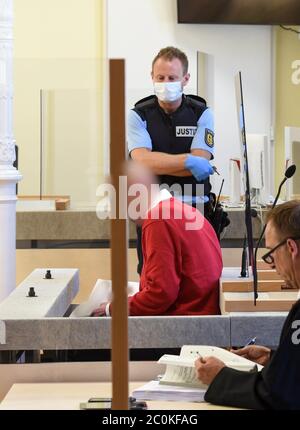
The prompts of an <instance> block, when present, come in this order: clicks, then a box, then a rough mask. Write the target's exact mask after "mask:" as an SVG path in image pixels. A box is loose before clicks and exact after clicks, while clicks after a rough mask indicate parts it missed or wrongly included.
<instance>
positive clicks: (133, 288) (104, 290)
mask: <svg viewBox="0 0 300 430" xmlns="http://www.w3.org/2000/svg"><path fill="white" fill-rule="evenodd" d="M138 291H139V283H138V282H128V284H127V294H128V296H133V295H134V294H135V293H137V292H138ZM111 300H112V288H111V280H108V279H98V280H97V282H96V284H95V286H94V288H93V290H92V292H91V294H90V296H89V298H88V300H87V301H86V302H83V303H81V304H80V305H79V306H77V308H76V309H74V311H73V312H72V313H71V315H70V318H79V317H89V316H90V315H91V313H92V312H93V310H94V309H96V308H98V307H99V305H100V304H101V303H106V302H111Z"/></svg>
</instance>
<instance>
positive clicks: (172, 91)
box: [154, 81, 183, 103]
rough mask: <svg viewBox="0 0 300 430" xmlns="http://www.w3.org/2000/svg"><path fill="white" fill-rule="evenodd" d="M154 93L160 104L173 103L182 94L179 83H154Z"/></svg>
mask: <svg viewBox="0 0 300 430" xmlns="http://www.w3.org/2000/svg"><path fill="white" fill-rule="evenodd" d="M154 93H155V95H156V96H157V98H158V99H159V100H160V101H162V102H167V103H171V102H175V101H176V100H178V99H180V97H181V96H182V93H183V91H182V85H181V81H175V82H154Z"/></svg>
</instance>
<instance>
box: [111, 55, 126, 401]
mask: <svg viewBox="0 0 300 430" xmlns="http://www.w3.org/2000/svg"><path fill="white" fill-rule="evenodd" d="M109 75H110V76H109V77H110V172H111V177H112V184H113V185H114V187H115V190H116V200H117V201H116V219H115V220H111V271H112V292H113V302H112V307H113V311H112V384H113V386H112V392H113V398H112V409H122V410H125V409H128V395H129V393H128V358H129V354H128V305H127V220H126V219H119V192H120V190H119V176H121V174H122V165H123V163H124V161H125V156H126V138H125V62H124V60H110V63H109Z"/></svg>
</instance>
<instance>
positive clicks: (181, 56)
mask: <svg viewBox="0 0 300 430" xmlns="http://www.w3.org/2000/svg"><path fill="white" fill-rule="evenodd" d="M159 58H164V59H165V60H168V61H172V60H173V59H174V58H178V60H180V61H181V64H182V68H183V74H184V75H186V74H187V71H188V67H189V61H188V58H187V56H186V54H185V53H184V52H182V51H181V50H180V49H178V48H174V47H173V46H167V47H166V48H163V49H161V50H160V51H159V53H158V54H157V55H156V57H155V58H154V60H153V61H152V70H153V66H154V64H155V63H156V61H157V60H158V59H159Z"/></svg>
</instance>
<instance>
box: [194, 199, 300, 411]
mask: <svg viewBox="0 0 300 430" xmlns="http://www.w3.org/2000/svg"><path fill="white" fill-rule="evenodd" d="M266 247H267V248H268V249H269V251H268V252H267V253H266V254H265V255H264V256H263V257H262V258H263V260H264V261H265V262H266V263H268V264H270V266H271V267H272V268H274V269H276V272H277V273H278V274H279V275H280V276H281V277H282V278H283V279H284V280H285V281H286V282H287V283H288V284H289V285H291V286H292V287H294V288H297V289H299V288H300V201H299V200H293V201H290V202H287V203H284V204H282V205H280V206H277V207H275V208H274V209H272V210H271V211H270V212H269V213H268V215H267V228H266ZM232 352H235V353H236V354H238V355H241V356H243V357H245V358H247V359H249V360H252V361H254V362H256V363H258V364H262V365H264V366H265V367H264V368H263V369H262V371H260V372H243V371H238V370H235V369H231V368H228V367H226V366H225V364H224V363H223V362H222V361H220V360H218V359H217V358H214V357H204V358H200V359H198V360H196V362H195V366H196V370H197V375H198V379H199V380H200V381H202V382H203V383H205V384H207V385H209V387H208V390H207V392H206V394H205V400H206V401H207V402H210V403H215V404H219V405H228V406H237V407H242V408H249V409H300V300H298V301H297V302H296V303H295V304H294V305H293V307H292V309H291V310H290V312H289V314H288V316H287V318H286V320H285V323H284V326H283V329H282V332H281V336H280V341H279V346H278V349H277V350H276V351H271V350H270V349H269V348H266V347H263V346H255V345H251V346H247V347H245V348H242V349H239V350H237V351H232Z"/></svg>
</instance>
